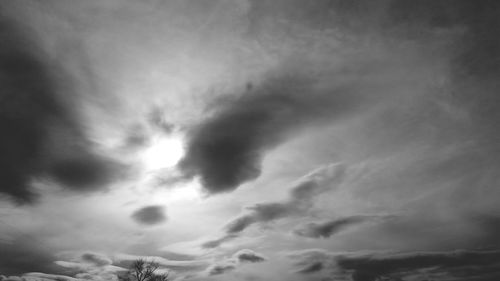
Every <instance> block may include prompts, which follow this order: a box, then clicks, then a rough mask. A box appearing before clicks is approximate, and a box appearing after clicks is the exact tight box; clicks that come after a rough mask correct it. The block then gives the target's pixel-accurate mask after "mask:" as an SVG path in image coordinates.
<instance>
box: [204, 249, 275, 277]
mask: <svg viewBox="0 0 500 281" xmlns="http://www.w3.org/2000/svg"><path fill="white" fill-rule="evenodd" d="M266 260H267V258H266V257H264V256H263V255H261V254H259V253H257V252H255V251H252V250H249V249H243V250H239V251H238V252H236V253H234V254H233V255H232V256H231V257H230V258H226V259H223V260H221V261H218V262H216V263H214V264H212V265H211V266H209V267H208V268H207V270H206V272H207V274H208V275H220V274H224V273H226V272H229V271H232V270H235V269H236V268H237V267H238V266H240V265H241V264H244V263H259V262H263V261H266Z"/></svg>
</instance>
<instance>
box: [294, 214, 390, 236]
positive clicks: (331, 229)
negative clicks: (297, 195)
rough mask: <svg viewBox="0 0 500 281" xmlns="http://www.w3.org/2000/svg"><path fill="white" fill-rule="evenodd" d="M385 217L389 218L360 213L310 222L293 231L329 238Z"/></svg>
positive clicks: (300, 234) (299, 233)
mask: <svg viewBox="0 0 500 281" xmlns="http://www.w3.org/2000/svg"><path fill="white" fill-rule="evenodd" d="M383 218H387V216H375V215H358V216H349V217H342V218H337V219H332V220H327V221H322V222H309V223H306V224H304V225H300V226H298V227H297V228H295V229H294V230H293V233H294V234H295V235H298V236H302V237H308V238H329V237H331V236H332V235H335V234H336V233H338V232H341V231H343V230H345V229H347V228H350V227H353V226H355V225H359V224H362V223H365V222H369V221H374V220H380V219H383Z"/></svg>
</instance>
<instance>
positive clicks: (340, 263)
mask: <svg viewBox="0 0 500 281" xmlns="http://www.w3.org/2000/svg"><path fill="white" fill-rule="evenodd" d="M290 257H291V258H292V259H293V260H295V261H296V263H295V266H296V267H297V273H301V274H315V273H321V274H325V275H330V276H338V277H339V276H345V275H346V274H350V275H351V278H352V280H353V281H375V280H378V278H383V277H386V278H396V280H397V278H403V279H404V278H409V277H413V278H419V277H420V278H422V277H427V278H432V277H433V276H434V277H440V278H442V277H446V276H449V277H451V276H454V277H456V278H457V279H456V280H470V278H479V279H478V280H483V279H481V278H480V277H481V275H483V274H484V276H483V277H486V279H484V280H493V279H487V278H489V277H490V275H492V274H493V275H495V274H496V276H498V275H499V274H500V252H499V251H497V250H481V251H480V250H456V251H442V252H406V253H387V252H385V253H384V252H372V253H363V252H354V253H333V252H328V251H325V250H320V249H313V250H304V251H299V252H295V253H292V254H291V255H290ZM332 280H334V279H332Z"/></svg>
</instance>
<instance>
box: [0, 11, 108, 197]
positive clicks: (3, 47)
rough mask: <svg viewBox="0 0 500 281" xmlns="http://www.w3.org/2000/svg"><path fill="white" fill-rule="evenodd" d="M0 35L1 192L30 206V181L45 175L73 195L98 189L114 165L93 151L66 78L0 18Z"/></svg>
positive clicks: (21, 33) (15, 26)
mask: <svg viewBox="0 0 500 281" xmlns="http://www.w3.org/2000/svg"><path fill="white" fill-rule="evenodd" d="M0 31H1V32H0V86H1V88H2V90H1V92H0V101H1V102H0V131H1V132H2V138H1V139H0V154H1V155H2V157H1V158H0V192H1V193H4V194H6V195H9V196H10V197H11V198H13V199H15V200H17V201H18V202H24V203H29V202H33V201H34V199H35V198H36V194H35V192H34V191H33V190H32V189H31V187H30V184H31V181H32V180H33V179H34V178H35V177H37V178H40V177H46V176H49V177H50V178H53V179H55V180H57V181H60V182H61V183H62V184H63V185H67V187H70V188H71V189H74V190H87V189H89V188H90V189H94V188H96V187H95V186H99V187H101V185H103V184H104V183H106V182H107V181H109V180H110V179H111V178H113V176H114V174H115V170H114V169H118V166H115V164H116V163H114V162H113V161H111V160H105V159H103V158H102V157H101V156H100V155H99V154H97V153H93V152H92V151H91V150H92V149H91V146H92V145H91V143H90V142H89V141H87V140H86V138H85V136H84V134H83V128H82V126H81V124H79V120H78V116H76V113H75V110H74V109H72V108H71V106H72V105H71V102H69V99H70V98H71V96H74V94H75V93H73V92H71V85H70V84H71V83H70V81H66V80H67V79H69V76H68V75H66V73H63V71H62V68H61V67H59V66H58V65H57V64H56V63H55V62H54V61H52V60H50V58H49V57H48V56H47V55H46V54H45V53H44V52H43V50H42V49H40V48H38V47H37V44H36V42H35V39H34V37H33V38H31V37H32V36H31V34H30V32H29V31H28V29H27V28H25V27H24V26H21V25H19V24H17V23H14V22H13V21H11V20H10V19H8V18H6V17H1V18H0ZM111 167H113V168H111Z"/></svg>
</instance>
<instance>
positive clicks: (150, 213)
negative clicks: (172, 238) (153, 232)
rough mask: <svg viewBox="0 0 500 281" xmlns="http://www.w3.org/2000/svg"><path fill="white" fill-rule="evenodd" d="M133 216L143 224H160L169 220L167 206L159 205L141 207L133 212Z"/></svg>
mask: <svg viewBox="0 0 500 281" xmlns="http://www.w3.org/2000/svg"><path fill="white" fill-rule="evenodd" d="M132 218H133V219H134V220H135V221H136V222H137V223H140V224H143V225H155V224H160V223H163V222H165V221H166V220H167V216H166V215H165V208H164V207H163V206H158V205H153V206H147V207H143V208H140V209H139V210H136V211H135V212H134V213H133V214H132Z"/></svg>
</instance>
